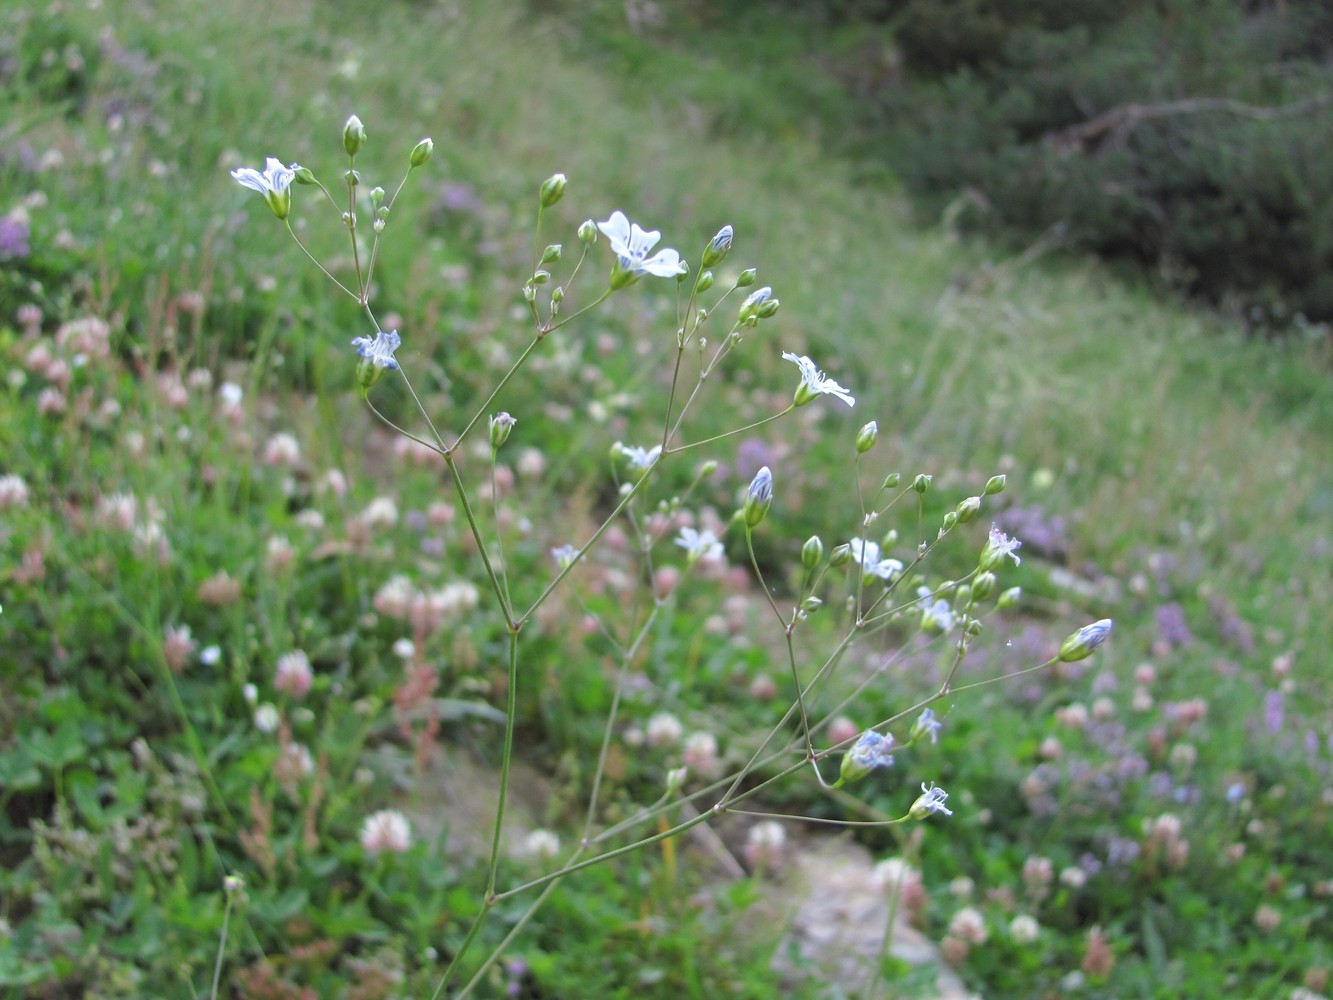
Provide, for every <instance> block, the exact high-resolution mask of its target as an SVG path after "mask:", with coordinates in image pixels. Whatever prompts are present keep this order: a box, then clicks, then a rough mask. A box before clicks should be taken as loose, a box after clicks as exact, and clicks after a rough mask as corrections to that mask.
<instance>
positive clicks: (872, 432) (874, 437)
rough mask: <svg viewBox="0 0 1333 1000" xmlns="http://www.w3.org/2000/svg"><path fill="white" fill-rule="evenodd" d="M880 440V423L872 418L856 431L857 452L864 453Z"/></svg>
mask: <svg viewBox="0 0 1333 1000" xmlns="http://www.w3.org/2000/svg"><path fill="white" fill-rule="evenodd" d="M878 440H879V424H878V423H876V422H875V421H873V420H872V421H870V423H868V424H866V425H865V426H864V427H862V428H861V429H860V430H859V431H857V432H856V453H857V454H858V455H864V454H865V453H866V452H868V451H869V450H870V449H871V448H873V447H875V442H876V441H878Z"/></svg>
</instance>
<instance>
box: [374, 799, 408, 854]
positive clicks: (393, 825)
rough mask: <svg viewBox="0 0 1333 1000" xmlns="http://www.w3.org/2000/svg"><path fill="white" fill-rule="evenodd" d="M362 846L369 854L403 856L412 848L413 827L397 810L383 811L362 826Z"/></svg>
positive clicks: (375, 814)
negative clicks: (385, 852)
mask: <svg viewBox="0 0 1333 1000" xmlns="http://www.w3.org/2000/svg"><path fill="white" fill-rule="evenodd" d="M361 846H362V847H364V848H365V849H366V853H368V854H381V853H383V852H384V851H394V852H395V853H398V854H401V853H402V852H403V851H406V850H407V849H408V848H409V847H411V846H412V827H411V825H410V824H409V823H408V822H407V817H406V816H404V815H403V814H402V813H400V812H399V811H398V810H397V809H381V810H380V811H379V812H377V813H371V814H370V815H369V816H367V817H366V820H365V822H364V823H362V824H361Z"/></svg>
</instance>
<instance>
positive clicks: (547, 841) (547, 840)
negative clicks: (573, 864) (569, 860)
mask: <svg viewBox="0 0 1333 1000" xmlns="http://www.w3.org/2000/svg"><path fill="white" fill-rule="evenodd" d="M519 853H521V854H523V855H526V856H527V857H530V858H537V859H538V860H540V861H549V860H550V859H551V858H553V857H555V856H556V855H557V854H559V853H560V838H559V837H558V836H556V835H555V834H554V833H553V832H552V831H550V830H533V831H532V832H531V833H529V834H528V835H527V836H526V837H525V838H524V839H523V846H522V848H521V849H520V851H519Z"/></svg>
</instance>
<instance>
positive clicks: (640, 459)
mask: <svg viewBox="0 0 1333 1000" xmlns="http://www.w3.org/2000/svg"><path fill="white" fill-rule="evenodd" d="M619 447H620V454H622V455H623V456H624V457H625V463H626V464H627V465H628V466H629V467H630V468H631V469H646V468H648V466H650V465H652V464H653V462H655V461H657V456H658V455H660V454H662V446H661V445H660V444H655V445H653V446H652V447H651V448H639V447H635V446H633V445H625V444H622V445H620V446H619Z"/></svg>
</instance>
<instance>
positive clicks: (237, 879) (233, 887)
mask: <svg viewBox="0 0 1333 1000" xmlns="http://www.w3.org/2000/svg"><path fill="white" fill-rule="evenodd" d="M222 888H223V890H224V891H225V892H226V893H227V895H228V896H234V895H236V894H237V893H238V892H240V891H241V890H242V889H244V888H245V879H243V878H241V876H239V875H228V876H227V877H226V878H224V879H223V880H222Z"/></svg>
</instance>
